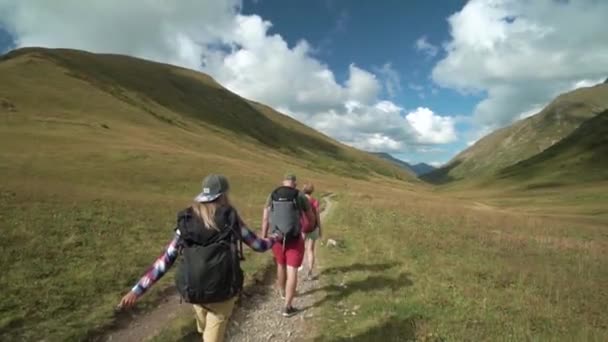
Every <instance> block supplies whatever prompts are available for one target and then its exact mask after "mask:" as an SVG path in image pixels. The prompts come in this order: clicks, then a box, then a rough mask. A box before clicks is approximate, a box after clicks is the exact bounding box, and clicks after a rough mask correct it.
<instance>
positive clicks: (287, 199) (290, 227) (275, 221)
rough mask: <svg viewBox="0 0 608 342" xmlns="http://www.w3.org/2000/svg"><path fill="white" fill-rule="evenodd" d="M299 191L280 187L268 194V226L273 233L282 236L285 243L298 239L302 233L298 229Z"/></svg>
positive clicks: (299, 228) (300, 228) (300, 229)
mask: <svg viewBox="0 0 608 342" xmlns="http://www.w3.org/2000/svg"><path fill="white" fill-rule="evenodd" d="M298 196H300V191H298V190H297V189H294V188H290V187H287V186H281V187H278V188H277V189H275V190H274V191H273V192H272V194H270V225H271V228H272V229H271V231H272V232H273V233H278V234H280V235H282V236H283V237H284V239H285V241H290V240H295V239H298V238H299V237H300V235H301V233H302V227H300V211H301V210H300V207H299V206H298Z"/></svg>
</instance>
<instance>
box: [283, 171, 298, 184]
mask: <svg viewBox="0 0 608 342" xmlns="http://www.w3.org/2000/svg"><path fill="white" fill-rule="evenodd" d="M283 179H284V180H288V181H292V182H295V181H296V180H297V177H296V175H295V173H291V172H288V173H286V174H285V177H284V178H283Z"/></svg>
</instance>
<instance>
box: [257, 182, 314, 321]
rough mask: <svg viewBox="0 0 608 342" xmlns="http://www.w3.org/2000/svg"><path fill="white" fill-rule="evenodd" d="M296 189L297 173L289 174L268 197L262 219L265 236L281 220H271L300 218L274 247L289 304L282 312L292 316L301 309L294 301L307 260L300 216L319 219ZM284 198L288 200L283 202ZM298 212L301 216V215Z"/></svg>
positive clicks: (279, 281)
mask: <svg viewBox="0 0 608 342" xmlns="http://www.w3.org/2000/svg"><path fill="white" fill-rule="evenodd" d="M296 188H297V183H296V176H295V175H293V174H287V175H286V176H285V178H284V180H283V183H282V186H281V187H279V188H277V189H276V190H275V191H273V193H272V194H271V195H270V196H268V199H267V200H266V205H265V206H264V217H263V219H262V236H268V233H273V232H269V228H270V226H271V223H272V226H273V227H274V228H273V229H276V228H277V227H276V225H277V222H271V220H276V221H279V220H280V219H285V220H288V221H289V219H290V218H289V217H291V220H292V221H293V220H297V221H298V227H297V229H296V231H295V232H288V233H284V234H285V237H284V239H283V241H282V243H276V244H275V245H274V246H273V248H272V251H273V253H274V258H275V260H276V263H277V288H278V290H279V292H280V293H281V296H284V298H285V307H284V308H283V311H282V312H281V314H282V315H283V316H285V317H291V316H293V315H295V314H296V313H297V312H298V310H297V309H296V308H294V307H293V305H292V301H293V298H294V297H295V294H296V287H297V284H298V268H299V267H300V266H301V265H302V260H303V259H304V238H303V234H302V227H301V226H300V223H299V222H300V216H301V215H306V217H307V218H308V220H302V221H303V222H314V220H315V216H314V212H313V210H312V207H311V205H310V203H309V202H308V199H307V198H306V196H305V195H304V193H302V192H300V191H298V190H297V189H296ZM282 200H284V201H283V202H282ZM283 208H284V209H283ZM279 210H284V211H290V210H295V211H296V212H294V213H292V214H293V215H291V213H289V212H287V213H279V214H276V213H275V212H276V211H279ZM295 215H297V218H296V216H295ZM271 216H272V217H273V218H271ZM290 233H291V234H290ZM287 235H292V236H291V237H290V236H287Z"/></svg>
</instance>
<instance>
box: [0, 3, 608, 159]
mask: <svg viewBox="0 0 608 342" xmlns="http://www.w3.org/2000/svg"><path fill="white" fill-rule="evenodd" d="M607 17H608V1H596V0H572V1H557V0H538V1H527V0H500V1H496V0H470V1H463V0H450V1H397V0H390V1H389V0H386V1H379V2H372V1H346V0H309V1H295V0H257V1H253V0H244V1H241V0H213V1H211V0H183V1H179V2H163V1H156V0H133V1H128V2H125V1H121V0H106V1H103V2H101V1H100V2H95V1H93V2H86V3H85V2H82V1H64V2H56V3H53V5H52V6H49V5H48V3H47V2H44V1H2V0H0V51H6V50H7V49H9V48H13V47H24V46H44V47H64V48H75V49H83V50H88V51H93V52H111V53H120V54H128V55H132V56H136V57H143V58H148V59H152V60H157V61H161V62H167V63H172V64H177V65H181V66H184V67H188V68H192V69H196V70H200V71H202V72H205V73H208V74H210V75H211V76H213V77H214V78H215V79H216V80H218V82H220V83H221V84H223V85H224V86H225V87H227V88H228V89H230V90H231V91H234V92H236V93H238V94H240V95H242V96H244V97H247V98H250V99H253V100H257V101H260V102H263V103H266V104H268V105H271V106H273V107H274V108H276V109H278V110H280V111H282V112H284V113H286V114H288V115H290V116H293V117H294V118H296V119H298V120H300V121H302V122H304V123H306V124H308V125H309V126H311V127H313V128H315V129H318V130H320V131H322V132H324V133H325V134H327V135H330V136H332V137H334V138H336V139H338V140H340V141H342V142H344V143H347V144H349V145H352V146H355V147H358V148H361V149H364V150H369V151H382V152H389V153H392V154H393V155H395V156H397V157H399V158H402V159H404V160H407V161H410V162H421V161H422V162H428V163H433V164H439V163H443V162H446V161H448V160H449V159H450V158H452V157H453V156H454V155H455V154H456V153H457V152H458V151H460V150H462V149H464V148H466V147H467V146H469V145H470V144H472V143H474V142H475V141H476V140H477V139H479V138H480V137H481V136H483V135H484V134H487V133H488V132H491V131H492V130H494V129H497V128H500V127H503V126H505V125H509V124H511V123H512V122H514V121H515V120H518V119H521V118H524V117H527V116H529V115H532V114H534V113H536V112H538V111H539V110H540V109H542V107H543V106H544V105H546V104H547V103H548V102H549V101H551V99H552V98H554V97H555V96H556V95H558V94H560V93H562V92H565V91H569V90H571V89H574V88H577V87H581V86H589V85H593V84H595V83H598V82H600V81H602V80H603V79H605V78H606V76H608V75H607V74H606V73H607V72H608V71H607V70H608V35H606V34H605V29H604V27H605V24H604V21H605V18H607ZM8 32H10V34H8Z"/></svg>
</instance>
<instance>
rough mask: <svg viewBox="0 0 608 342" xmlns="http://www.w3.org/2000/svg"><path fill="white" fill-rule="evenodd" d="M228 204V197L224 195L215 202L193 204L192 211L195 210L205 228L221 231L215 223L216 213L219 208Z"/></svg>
mask: <svg viewBox="0 0 608 342" xmlns="http://www.w3.org/2000/svg"><path fill="white" fill-rule="evenodd" d="M228 204H229V202H228V197H227V196H226V195H225V194H222V195H221V196H220V197H218V198H217V199H216V200H215V201H213V202H207V203H198V202H197V203H193V204H192V210H194V213H195V214H196V216H198V218H199V219H201V221H203V223H204V224H205V228H207V229H215V230H218V231H219V228H218V227H217V224H216V223H215V212H216V211H217V209H218V208H220V207H222V206H224V205H228Z"/></svg>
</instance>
